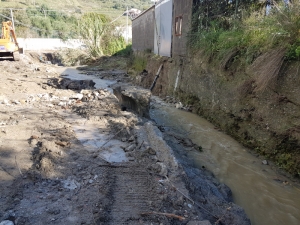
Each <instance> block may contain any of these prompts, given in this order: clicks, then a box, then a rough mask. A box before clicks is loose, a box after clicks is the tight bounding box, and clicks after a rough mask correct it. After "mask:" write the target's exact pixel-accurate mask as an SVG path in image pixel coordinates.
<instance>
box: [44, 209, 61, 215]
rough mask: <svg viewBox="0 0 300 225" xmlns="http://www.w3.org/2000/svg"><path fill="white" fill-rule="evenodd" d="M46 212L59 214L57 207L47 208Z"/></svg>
mask: <svg viewBox="0 0 300 225" xmlns="http://www.w3.org/2000/svg"><path fill="white" fill-rule="evenodd" d="M47 212H48V213H49V214H52V215H58V214H60V209H58V208H50V209H48V210H47Z"/></svg>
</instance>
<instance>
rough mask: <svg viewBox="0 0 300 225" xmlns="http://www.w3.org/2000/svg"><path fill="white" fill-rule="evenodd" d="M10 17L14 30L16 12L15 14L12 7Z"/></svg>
mask: <svg viewBox="0 0 300 225" xmlns="http://www.w3.org/2000/svg"><path fill="white" fill-rule="evenodd" d="M10 17H11V22H12V26H13V30H15V22H14V14H13V11H12V9H10Z"/></svg>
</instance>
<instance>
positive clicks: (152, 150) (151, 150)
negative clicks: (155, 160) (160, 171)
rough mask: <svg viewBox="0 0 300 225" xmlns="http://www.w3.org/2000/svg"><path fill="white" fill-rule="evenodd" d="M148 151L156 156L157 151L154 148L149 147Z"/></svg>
mask: <svg viewBox="0 0 300 225" xmlns="http://www.w3.org/2000/svg"><path fill="white" fill-rule="evenodd" d="M146 151H147V153H149V154H150V155H156V151H155V150H154V149H153V148H151V147H147V149H146Z"/></svg>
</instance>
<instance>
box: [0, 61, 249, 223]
mask: <svg viewBox="0 0 300 225" xmlns="http://www.w3.org/2000/svg"><path fill="white" fill-rule="evenodd" d="M112 69H113V68H112ZM0 71H1V72H0V76H1V87H0V202H1V204H0V224H1V225H2V224H17V225H19V224H20V225H21V224H24V225H25V224H41V225H42V224H64V225H65V224H116V225H117V224H149V225H150V224H153V225H155V224H157V225H158V224H159V225H160V224H189V225H193V224H231V225H233V224H238V225H242V224H250V221H249V220H248V219H247V217H246V215H245V213H244V212H243V210H242V209H241V208H240V207H238V206H237V205H235V204H234V203H232V196H231V192H230V190H229V188H228V187H226V186H225V185H223V184H219V183H218V182H217V181H216V180H215V179H214V178H213V177H212V175H211V174H210V173H209V172H208V171H205V169H203V170H199V169H195V168H193V167H192V165H189V164H188V162H186V161H184V158H177V159H176V158H175V156H174V154H173V150H176V149H177V151H183V152H184V150H185V149H188V148H197V146H195V145H194V144H193V143H191V142H190V141H189V140H187V139H185V138H184V137H183V136H180V135H179V134H172V133H170V132H169V133H168V135H167V136H168V141H169V142H170V143H173V144H172V145H174V146H173V150H172V149H171V148H170V147H169V146H168V145H167V144H166V142H165V141H164V139H163V138H164V136H163V134H162V133H161V131H160V130H159V129H158V128H157V127H156V126H155V124H154V123H153V122H152V121H150V120H148V119H146V118H142V117H139V116H137V114H135V113H134V112H132V111H130V110H128V109H126V108H124V107H122V106H121V105H120V104H119V101H118V99H117V98H116V96H115V95H114V94H113V93H112V92H111V91H110V90H108V89H105V88H100V89H93V88H92V87H93V85H94V82H93V81H86V80H85V81H78V82H73V81H71V80H68V79H65V78H64V76H62V75H61V74H59V73H58V71H61V68H58V67H57V66H55V65H51V64H42V63H40V62H38V61H36V60H35V59H34V58H32V57H30V56H24V57H22V60H21V61H20V62H14V61H0ZM92 73H97V71H95V70H94V71H93V72H92ZM111 74H112V75H111V76H109V72H107V73H106V78H110V79H116V78H115V77H116V74H115V73H111ZM122 74H123V75H124V77H121V78H120V80H119V81H121V80H122V78H124V79H125V78H126V74H124V73H120V74H119V75H120V76H123V75H122ZM118 79H119V78H118ZM124 79H123V80H124ZM165 137H166V136H165ZM177 153H178V152H177ZM177 155H178V154H177ZM179 155H180V154H179ZM178 157H180V156H178ZM1 221H2V223H1Z"/></svg>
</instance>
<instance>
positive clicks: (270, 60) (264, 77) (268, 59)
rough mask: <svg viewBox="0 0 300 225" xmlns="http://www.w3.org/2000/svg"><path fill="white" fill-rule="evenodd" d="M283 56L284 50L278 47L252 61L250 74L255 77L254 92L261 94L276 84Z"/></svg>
mask: <svg viewBox="0 0 300 225" xmlns="http://www.w3.org/2000/svg"><path fill="white" fill-rule="evenodd" d="M285 54H286V49H285V48H282V47H280V48H277V49H273V50H270V51H269V52H266V53H264V54H263V55H261V56H259V57H258V58H257V59H256V60H255V61H254V63H253V64H252V66H251V68H250V69H251V71H250V72H251V73H252V74H254V75H255V77H256V82H255V83H256V88H255V90H254V91H255V92H263V91H264V90H265V89H266V88H267V87H271V86H274V85H275V84H276V81H277V78H278V75H279V72H280V69H281V67H282V64H283V61H284V56H285Z"/></svg>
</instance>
